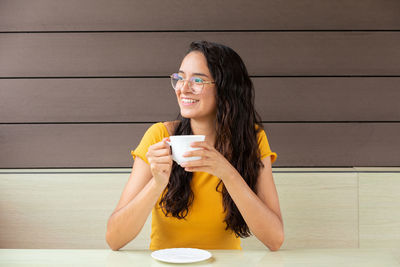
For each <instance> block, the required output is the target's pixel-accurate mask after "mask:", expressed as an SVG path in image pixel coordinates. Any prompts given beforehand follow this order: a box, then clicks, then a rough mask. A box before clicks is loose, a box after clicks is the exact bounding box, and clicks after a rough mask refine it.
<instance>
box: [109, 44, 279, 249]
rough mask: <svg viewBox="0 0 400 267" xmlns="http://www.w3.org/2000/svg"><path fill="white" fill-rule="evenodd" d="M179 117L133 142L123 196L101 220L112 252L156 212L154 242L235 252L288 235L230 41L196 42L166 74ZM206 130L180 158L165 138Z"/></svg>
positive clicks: (272, 245) (268, 155) (249, 87)
mask: <svg viewBox="0 0 400 267" xmlns="http://www.w3.org/2000/svg"><path fill="white" fill-rule="evenodd" d="M171 82H172V86H173V88H174V89H175V93H176V97H177V101H178V104H179V107H180V116H179V120H177V121H171V122H164V123H162V122H159V123H156V124H153V125H152V126H151V127H150V128H149V129H148V130H147V132H146V133H145V135H144V136H143V138H142V141H141V142H140V144H139V145H138V147H137V148H136V149H135V150H134V151H132V152H131V153H132V156H133V158H134V159H135V160H134V164H133V167H132V173H131V175H130V177H129V181H128V182H127V184H126V186H125V188H124V190H123V193H122V196H121V199H120V201H119V203H118V205H117V207H116V209H115V211H114V212H113V214H112V215H111V216H110V218H109V221H108V224H107V234H106V240H107V243H108V244H109V246H110V247H111V249H112V250H118V249H120V248H122V247H123V246H125V245H126V244H127V243H129V242H130V241H131V240H132V239H134V238H135V237H136V235H137V234H138V233H139V232H140V230H141V229H142V227H143V225H144V223H145V222H146V219H147V217H148V216H149V214H150V212H152V230H151V243H150V249H152V250H156V249H163V248H172V247H193V248H202V249H241V247H240V237H242V238H243V237H248V236H249V235H250V234H251V233H252V234H254V235H255V236H256V237H257V238H258V239H259V240H260V241H261V242H262V243H263V244H265V246H267V247H268V248H269V249H270V250H278V249H279V248H280V247H281V245H282V243H283V240H284V233H283V222H282V216H281V212H280V207H279V200H278V194H277V191H276V188H275V184H274V180H273V177H272V169H271V165H272V163H273V162H274V161H275V160H276V157H277V154H276V153H275V152H272V151H271V150H270V147H269V144H268V140H267V137H266V134H265V131H264V130H263V126H262V124H261V119H260V116H259V115H258V114H257V112H256V111H255V109H254V88H253V84H252V82H251V80H250V78H249V76H248V73H247V70H246V67H245V65H244V63H243V61H242V60H241V58H240V57H239V55H238V54H237V53H236V52H235V51H233V50H232V49H231V48H229V47H227V46H224V45H221V44H217V43H212V42H206V41H199V42H193V43H191V45H190V49H189V50H188V52H187V54H186V56H185V57H184V59H183V61H182V63H181V66H180V68H179V70H178V72H177V73H174V74H172V75H171ZM188 134H195V135H205V136H206V138H205V141H204V142H195V143H193V144H192V146H193V147H198V148H201V149H199V150H196V151H191V152H187V154H186V156H188V157H191V156H200V157H201V159H200V160H194V161H190V162H186V163H183V164H182V165H178V164H177V163H176V162H174V161H172V157H171V150H170V147H169V145H168V144H167V143H166V141H168V140H169V139H168V137H169V136H171V135H188Z"/></svg>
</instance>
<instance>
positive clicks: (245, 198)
mask: <svg viewBox="0 0 400 267" xmlns="http://www.w3.org/2000/svg"><path fill="white" fill-rule="evenodd" d="M223 182H224V185H225V187H226V189H227V190H228V192H229V195H230V196H231V198H232V200H233V201H234V202H235V204H236V206H237V207H238V209H239V211H240V213H241V214H242V216H243V218H244V220H245V221H246V223H247V225H248V226H249V228H250V231H251V232H252V233H253V234H254V235H255V236H256V237H257V238H258V239H259V240H260V241H261V242H263V243H264V245H265V246H267V247H268V248H269V249H270V250H277V249H279V247H280V246H281V244H282V242H283V223H282V221H281V219H280V218H279V217H278V215H277V214H275V213H274V212H273V211H272V210H271V209H270V208H268V206H267V205H266V204H264V202H262V201H261V199H260V198H259V197H258V196H257V195H256V194H255V193H254V192H253V191H252V190H251V189H250V187H249V186H248V185H247V184H246V182H245V181H244V180H243V178H242V177H241V175H240V173H239V172H237V171H236V170H234V171H232V172H231V173H230V174H229V175H228V176H227V177H225V178H224V179H223Z"/></svg>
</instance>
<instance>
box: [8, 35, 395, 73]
mask: <svg viewBox="0 0 400 267" xmlns="http://www.w3.org/2000/svg"><path fill="white" fill-rule="evenodd" d="M199 39H207V40H212V41H216V42H221V43H224V44H228V45H229V46H231V47H232V48H234V49H235V50H236V51H237V52H238V53H239V55H241V56H242V58H243V59H244V61H245V63H246V64H247V66H248V69H249V73H250V74H251V75H260V76H264V75H267V76H269V75H301V76H302V75H400V68H399V66H400V49H399V47H400V32H221V33H217V32H211V33H210V32H207V33H203V32H197V33H173V32H168V33H164V32H158V33H131V32H125V33H35V34H28V33H21V34H4V33H3V34H0V77H65V76H74V77H75V76H100V77H102V76H167V75H169V74H170V73H171V72H173V71H176V70H177V69H178V67H179V65H180V62H181V59H182V57H183V54H184V52H185V51H186V50H187V47H188V45H189V43H190V42H191V41H192V40H199Z"/></svg>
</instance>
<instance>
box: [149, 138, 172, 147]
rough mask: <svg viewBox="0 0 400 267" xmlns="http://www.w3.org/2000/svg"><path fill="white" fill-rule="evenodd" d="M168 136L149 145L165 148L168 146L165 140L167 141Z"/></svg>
mask: <svg viewBox="0 0 400 267" xmlns="http://www.w3.org/2000/svg"><path fill="white" fill-rule="evenodd" d="M168 140H169V138H168V137H165V138H164V139H163V140H162V141H160V142H158V143H155V144H154V145H151V146H150V147H151V148H152V149H160V148H166V147H169V145H168V143H167V142H166V141H168Z"/></svg>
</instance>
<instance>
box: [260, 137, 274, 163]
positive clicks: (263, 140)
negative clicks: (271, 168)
mask: <svg viewBox="0 0 400 267" xmlns="http://www.w3.org/2000/svg"><path fill="white" fill-rule="evenodd" d="M258 147H259V149H260V155H261V159H264V158H266V157H268V156H271V163H274V162H275V161H276V158H277V157H278V155H277V154H276V153H275V152H272V151H271V148H270V147H269V143H268V139H267V135H266V134H265V131H264V130H261V131H260V132H259V133H258Z"/></svg>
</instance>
